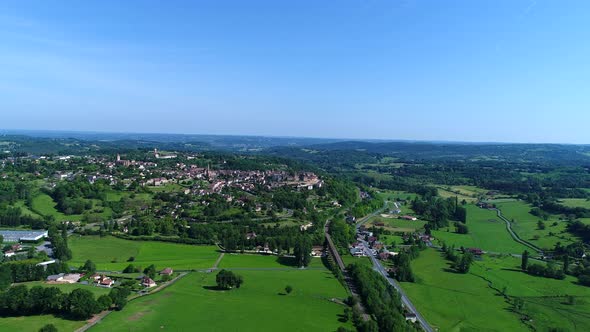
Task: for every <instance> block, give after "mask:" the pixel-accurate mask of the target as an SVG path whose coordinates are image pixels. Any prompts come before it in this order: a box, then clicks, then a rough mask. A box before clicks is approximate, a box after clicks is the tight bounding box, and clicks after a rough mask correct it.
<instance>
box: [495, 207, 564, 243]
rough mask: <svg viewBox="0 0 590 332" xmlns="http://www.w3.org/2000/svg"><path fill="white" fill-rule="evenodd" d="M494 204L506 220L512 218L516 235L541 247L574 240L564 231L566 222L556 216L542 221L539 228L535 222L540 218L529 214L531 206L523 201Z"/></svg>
mask: <svg viewBox="0 0 590 332" xmlns="http://www.w3.org/2000/svg"><path fill="white" fill-rule="evenodd" d="M496 206H497V207H498V208H499V209H500V210H501V211H502V214H504V216H505V217H506V218H507V219H508V220H514V223H513V225H512V228H513V230H514V232H516V233H517V234H518V236H520V237H521V238H523V239H525V240H528V241H530V242H531V243H533V244H535V245H537V246H539V247H541V248H553V247H554V246H555V244H556V243H557V242H561V243H562V244H564V245H566V244H569V243H571V242H573V241H575V238H574V237H573V235H571V234H569V233H567V232H566V231H565V227H566V225H567V224H566V222H564V221H560V220H559V218H557V217H556V216H551V217H550V218H549V220H546V221H544V223H545V225H546V227H545V229H544V230H541V229H539V228H538V227H537V222H538V221H539V220H541V218H539V217H536V216H534V215H532V214H530V213H529V211H530V210H531V206H530V205H529V204H527V203H525V202H523V201H516V200H511V201H502V202H497V203H496ZM554 224H555V225H554ZM537 237H538V238H537Z"/></svg>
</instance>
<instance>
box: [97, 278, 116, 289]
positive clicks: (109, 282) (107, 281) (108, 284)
mask: <svg viewBox="0 0 590 332" xmlns="http://www.w3.org/2000/svg"><path fill="white" fill-rule="evenodd" d="M114 283H115V281H114V280H113V279H111V278H109V277H103V278H102V279H101V280H100V282H99V283H98V286H100V287H105V288H111V286H112V285H113V284H114Z"/></svg>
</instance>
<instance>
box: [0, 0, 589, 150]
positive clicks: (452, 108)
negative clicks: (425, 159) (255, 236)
mask: <svg viewBox="0 0 590 332" xmlns="http://www.w3.org/2000/svg"><path fill="white" fill-rule="evenodd" d="M589 17H590V2H589V1H581V0H580V1H574V0H572V1H541V0H537V1H533V0H507V1H502V0H494V1H484V0H478V1H473V0H465V1H420V0H415V1H412V0H405V1H404V0H388V1H372V0H365V1H346V0H339V1H335V0H332V1H303V0H298V1H254V0H249V1H186V2H184V1H105V0H102V1H67V2H66V1H64V2H62V3H61V4H60V3H58V2H54V1H51V2H50V1H25V0H19V1H9V0H6V1H2V2H0V128H5V129H53V130H80V131H86V130H90V131H115V132H122V131H128V132H160V133H161V132H170V133H195V134H246V135H272V136H308V137H340V138H341V137H345V138H382V139H417V140H458V141H504V142H564V143H590V130H588V129H587V127H588V125H589V124H590V42H589V41H590V22H589V21H588V18H589Z"/></svg>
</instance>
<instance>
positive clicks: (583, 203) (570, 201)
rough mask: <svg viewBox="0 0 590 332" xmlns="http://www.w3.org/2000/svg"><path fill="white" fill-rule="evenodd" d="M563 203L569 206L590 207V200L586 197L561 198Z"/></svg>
mask: <svg viewBox="0 0 590 332" xmlns="http://www.w3.org/2000/svg"><path fill="white" fill-rule="evenodd" d="M559 201H560V202H561V204H563V205H565V206H567V207H574V208H575V207H581V208H585V209H590V201H589V200H587V199H585V198H563V199H560V200H559Z"/></svg>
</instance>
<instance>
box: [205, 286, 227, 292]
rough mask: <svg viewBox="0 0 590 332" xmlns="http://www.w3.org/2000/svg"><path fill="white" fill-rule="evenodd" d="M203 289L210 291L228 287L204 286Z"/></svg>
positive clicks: (219, 290)
mask: <svg viewBox="0 0 590 332" xmlns="http://www.w3.org/2000/svg"><path fill="white" fill-rule="evenodd" d="M203 289H206V290H210V291H218V292H221V291H224V290H226V289H223V288H220V287H217V286H203Z"/></svg>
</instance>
